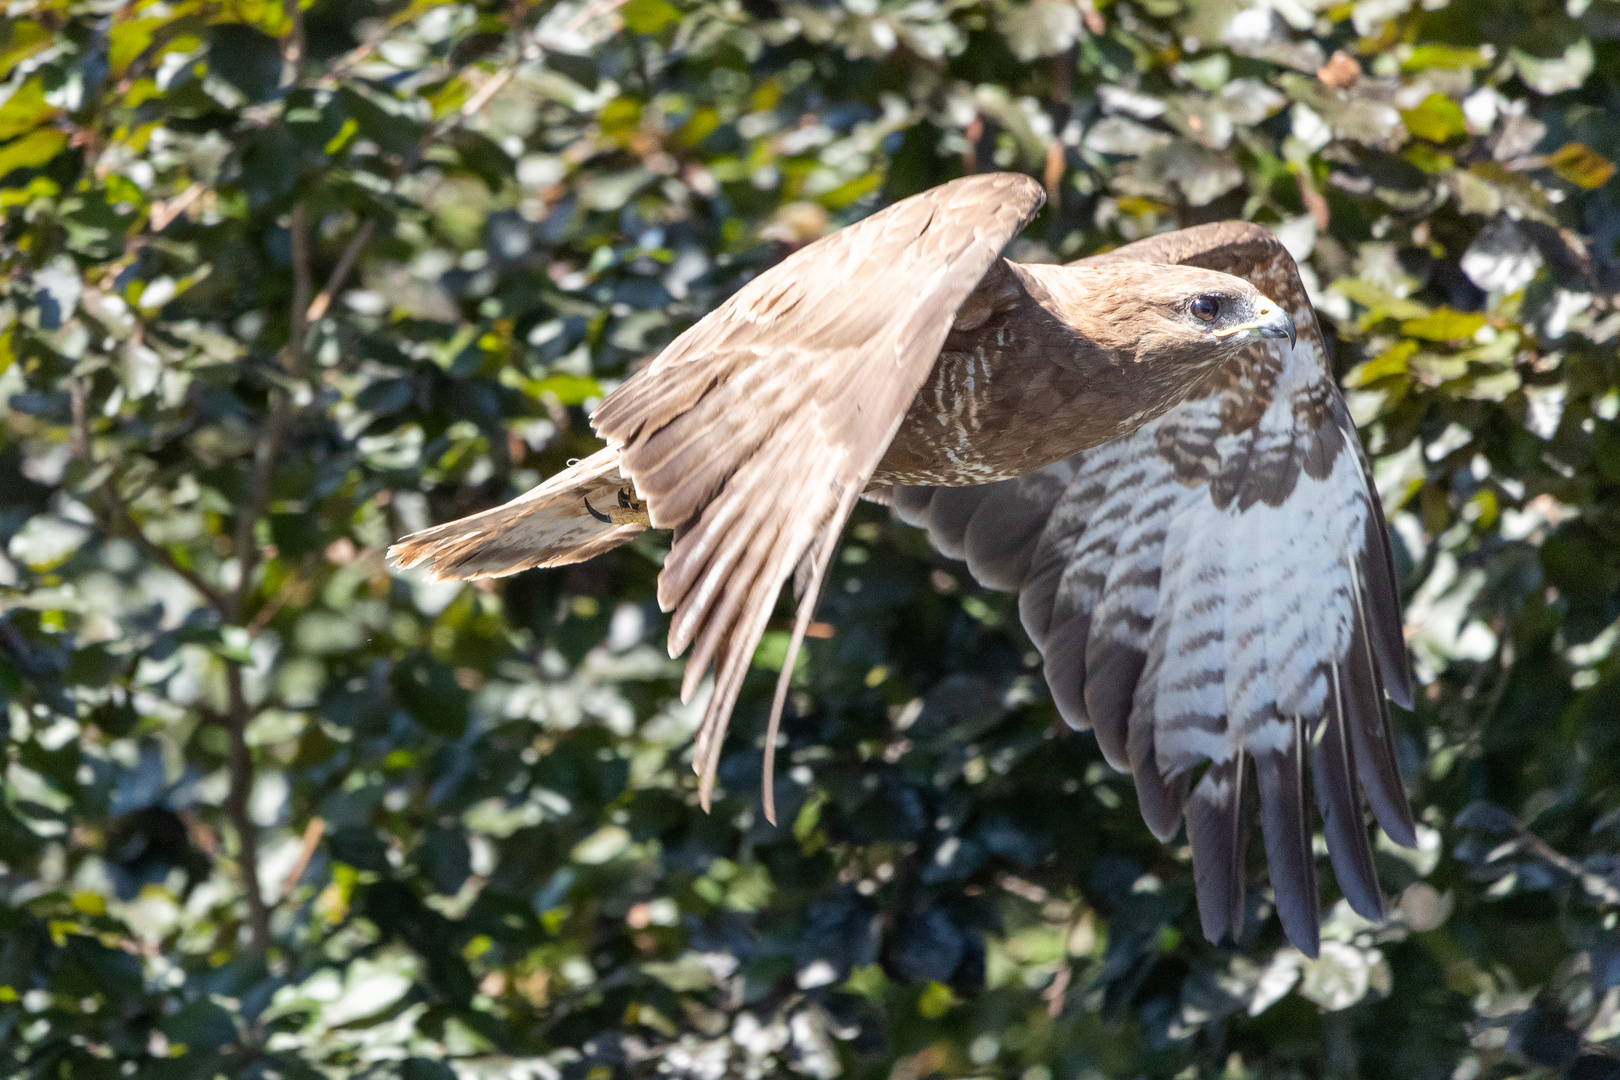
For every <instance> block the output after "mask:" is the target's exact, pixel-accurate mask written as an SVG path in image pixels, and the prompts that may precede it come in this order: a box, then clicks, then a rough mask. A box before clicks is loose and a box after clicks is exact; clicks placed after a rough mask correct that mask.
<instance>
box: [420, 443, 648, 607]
mask: <svg viewBox="0 0 1620 1080" xmlns="http://www.w3.org/2000/svg"><path fill="white" fill-rule="evenodd" d="M646 522H647V514H646V510H645V508H644V507H643V506H641V505H640V504H639V503H638V502H636V501H635V494H634V489H632V488H631V486H630V481H628V480H627V479H625V478H624V477H622V476H620V475H619V450H618V447H614V446H610V447H608V448H607V449H605V450H599V451H597V452H596V453H594V454H592V455H591V456H590V457H588V458H584V459H582V460H580V461H576V462H575V463H574V464H572V465H570V466H569V467H568V468H567V469H565V470H563V471H562V472H560V473H558V474H557V475H556V476H553V477H552V478H551V479H549V480H547V481H546V482H545V483H543V484H541V485H540V486H539V487H537V488H535V489H534V490H533V491H530V492H528V493H527V494H524V495H519V496H518V497H517V498H515V499H513V500H512V501H511V502H509V503H505V504H503V505H501V506H497V507H495V508H494V509H493V510H485V511H484V512H483V513H481V514H473V515H471V516H470V517H464V518H461V519H460V520H459V521H452V522H449V523H448V524H445V525H437V526H435V527H433V528H431V529H423V530H422V531H421V532H417V533H412V534H411V535H409V536H407V537H405V538H404V539H402V540H401V541H400V542H399V543H397V544H395V545H394V546H393V547H391V548H389V549H388V559H389V561H390V562H392V563H393V564H394V565H395V566H397V567H399V568H400V569H402V570H409V569H410V568H412V567H414V566H425V567H426V569H427V572H428V576H429V577H430V578H432V579H433V580H435V581H460V580H467V579H469V578H484V577H505V576H506V575H507V574H515V573H517V572H518V571H519V570H528V569H529V568H531V567H536V566H563V565H566V564H568V563H576V562H584V561H585V560H586V559H590V558H594V557H596V556H597V555H600V554H602V553H603V552H604V551H609V550H611V549H613V548H616V547H618V546H619V545H620V544H622V543H625V542H626V541H628V540H629V539H630V538H631V537H633V536H635V535H636V534H637V533H639V532H641V531H642V530H643V529H645V528H646V527H647V524H646Z"/></svg>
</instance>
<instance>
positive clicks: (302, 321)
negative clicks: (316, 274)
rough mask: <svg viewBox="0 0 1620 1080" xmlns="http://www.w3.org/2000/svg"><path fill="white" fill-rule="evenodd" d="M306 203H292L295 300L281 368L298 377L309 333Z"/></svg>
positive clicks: (290, 225)
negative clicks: (305, 338)
mask: <svg viewBox="0 0 1620 1080" xmlns="http://www.w3.org/2000/svg"><path fill="white" fill-rule="evenodd" d="M306 218H307V214H306V212H305V210H304V204H303V203H302V202H297V203H294V204H293V208H292V214H291V220H290V221H289V222H288V226H287V227H288V230H289V233H290V236H291V239H292V272H293V299H292V325H291V327H289V329H288V331H287V351H286V352H285V353H283V354H282V358H281V362H282V366H283V367H285V368H286V369H287V374H288V375H291V376H294V377H297V375H298V373H299V372H300V371H301V370H302V368H303V362H304V337H305V335H306V334H307V333H308V332H309V308H310V298H309V290H310V285H311V282H310V276H309V222H308V221H307V220H306Z"/></svg>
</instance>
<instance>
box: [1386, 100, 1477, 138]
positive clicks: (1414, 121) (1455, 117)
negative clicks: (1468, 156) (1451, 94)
mask: <svg viewBox="0 0 1620 1080" xmlns="http://www.w3.org/2000/svg"><path fill="white" fill-rule="evenodd" d="M1401 119H1402V120H1404V121H1405V122H1406V130H1408V131H1410V132H1411V133H1412V134H1414V135H1416V136H1417V137H1418V138H1420V139H1428V140H1429V141H1430V142H1445V141H1447V140H1448V139H1455V138H1459V137H1460V136H1463V135H1466V134H1468V121H1467V119H1465V118H1464V117H1463V111H1462V109H1461V108H1460V107H1459V106H1458V105H1457V103H1456V102H1455V101H1452V100H1451V99H1450V98H1448V97H1446V96H1445V95H1444V94H1430V95H1429V96H1428V97H1426V98H1424V99H1423V101H1422V103H1421V104H1419V105H1418V107H1417V108H1415V109H1402V110H1401Z"/></svg>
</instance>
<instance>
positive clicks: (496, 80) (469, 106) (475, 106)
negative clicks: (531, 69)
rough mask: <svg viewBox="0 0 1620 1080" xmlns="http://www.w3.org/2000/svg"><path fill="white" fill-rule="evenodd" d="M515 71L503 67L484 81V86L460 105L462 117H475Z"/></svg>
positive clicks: (512, 68) (511, 68)
mask: <svg viewBox="0 0 1620 1080" xmlns="http://www.w3.org/2000/svg"><path fill="white" fill-rule="evenodd" d="M516 71H517V69H516V68H515V67H503V68H501V70H499V71H497V72H496V73H495V74H493V75H491V76H490V77H489V78H487V79H485V80H484V84H483V85H482V86H480V87H479V88H478V89H477V90H476V91H474V92H473V96H472V97H470V98H468V99H467V100H466V101H464V102H462V104H461V115H462V116H476V115H477V114H478V111H479V110H480V109H482V108H483V107H484V106H485V105H488V104H489V99H490V98H492V97H494V96H495V95H496V94H498V93H499V92H500V89H501V87H503V86H505V85H506V84H507V82H508V81H509V80H510V79H511V78H512V75H513V74H514V73H515V72H516Z"/></svg>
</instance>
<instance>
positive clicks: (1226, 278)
mask: <svg viewBox="0 0 1620 1080" xmlns="http://www.w3.org/2000/svg"><path fill="white" fill-rule="evenodd" d="M1020 270H1021V271H1025V272H1031V271H1032V272H1033V273H1032V274H1030V273H1026V274H1025V276H1026V280H1029V278H1030V277H1034V278H1036V279H1037V282H1038V284H1039V286H1041V287H1043V288H1044V292H1045V293H1046V296H1044V297H1040V296H1038V298H1039V299H1041V302H1042V305H1043V306H1045V307H1047V309H1048V310H1049V311H1051V312H1052V313H1053V314H1054V315H1057V316H1058V317H1059V318H1060V319H1061V320H1062V321H1063V322H1065V323H1067V324H1068V326H1069V327H1070V329H1071V330H1072V331H1073V332H1074V334H1075V335H1076V338H1077V344H1080V345H1089V346H1091V347H1094V348H1096V349H1098V350H1100V351H1102V352H1104V353H1106V354H1107V356H1108V359H1109V360H1110V361H1111V362H1112V363H1115V364H1128V365H1132V366H1137V367H1141V366H1145V367H1146V368H1147V369H1148V370H1149V371H1150V372H1151V373H1152V375H1153V376H1154V381H1156V382H1158V381H1162V382H1166V383H1174V382H1180V381H1182V380H1184V379H1188V378H1193V377H1195V376H1196V375H1197V374H1198V373H1200V372H1202V371H1205V370H1207V369H1208V368H1209V367H1211V366H1213V365H1215V364H1218V363H1220V362H1222V361H1224V360H1226V359H1228V358H1230V357H1232V356H1233V355H1235V354H1236V353H1238V352H1239V351H1241V350H1242V349H1243V348H1244V347H1245V346H1247V345H1250V344H1253V343H1254V342H1257V341H1261V340H1265V339H1281V340H1286V341H1287V342H1288V343H1289V344H1290V345H1292V344H1293V342H1294V339H1295V332H1294V320H1293V319H1292V318H1290V317H1289V314H1288V312H1287V311H1286V310H1285V309H1284V308H1283V307H1282V305H1280V304H1278V303H1277V302H1276V301H1274V300H1272V299H1270V298H1269V297H1267V296H1265V295H1264V294H1263V293H1261V292H1260V290H1259V289H1257V288H1255V287H1254V286H1253V285H1251V284H1249V282H1247V281H1245V280H1244V279H1242V278H1240V277H1234V276H1232V275H1231V274H1223V273H1220V272H1218V271H1215V270H1203V269H1200V268H1198V267H1193V266H1174V265H1159V264H1154V263H1121V264H1106V263H1105V264H1101V265H1094V266H1086V265H1080V266H1061V267H1059V266H1041V267H1030V266H1025V267H1020ZM1035 283H1036V282H1032V283H1031V284H1032V285H1033V284H1035ZM1034 291H1035V290H1034V289H1033V288H1032V292H1034Z"/></svg>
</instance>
